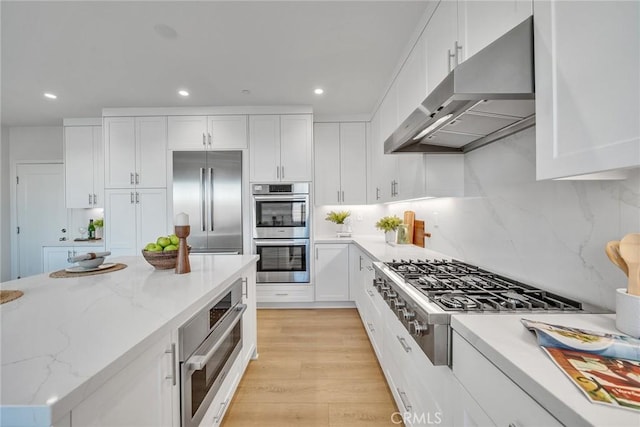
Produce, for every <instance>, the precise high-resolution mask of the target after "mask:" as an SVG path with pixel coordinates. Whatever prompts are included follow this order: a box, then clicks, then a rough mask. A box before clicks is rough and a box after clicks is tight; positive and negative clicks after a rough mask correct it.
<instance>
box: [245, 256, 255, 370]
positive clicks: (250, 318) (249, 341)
mask: <svg viewBox="0 0 640 427" xmlns="http://www.w3.org/2000/svg"><path fill="white" fill-rule="evenodd" d="M244 279H245V283H243V286H244V292H243V294H242V296H243V299H242V302H243V303H244V304H246V305H247V310H246V311H245V312H244V314H243V316H242V352H243V354H244V361H245V364H246V363H248V362H249V359H253V358H255V357H256V356H257V354H258V353H257V349H256V345H257V331H258V323H257V318H256V302H257V300H256V298H257V296H256V272H255V268H254V269H249V270H247V271H246V273H245V277H244Z"/></svg>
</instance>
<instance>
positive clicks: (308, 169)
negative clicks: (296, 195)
mask: <svg viewBox="0 0 640 427" xmlns="http://www.w3.org/2000/svg"><path fill="white" fill-rule="evenodd" d="M312 133H313V124H312V116H311V115H310V114H292V115H282V116H280V115H253V116H249V167H250V179H251V181H253V182H274V181H275V182H277V181H293V182H295V181H311V180H312V179H313V137H312Z"/></svg>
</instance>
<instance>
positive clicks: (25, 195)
mask: <svg viewBox="0 0 640 427" xmlns="http://www.w3.org/2000/svg"><path fill="white" fill-rule="evenodd" d="M16 173H17V176H18V180H17V184H16V216H17V218H16V225H17V227H18V230H19V232H18V235H17V236H18V238H17V245H18V274H17V277H18V278H20V277H26V276H31V275H34V274H40V273H42V246H43V245H44V244H45V243H46V242H49V243H50V242H57V241H58V240H59V239H60V237H63V236H65V234H64V233H63V232H62V229H66V228H67V211H66V209H65V206H64V166H63V165H62V163H40V164H36V163H24V164H18V165H16Z"/></svg>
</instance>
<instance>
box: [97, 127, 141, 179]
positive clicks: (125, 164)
mask: <svg viewBox="0 0 640 427" xmlns="http://www.w3.org/2000/svg"><path fill="white" fill-rule="evenodd" d="M104 153H105V171H104V174H105V176H104V178H105V187H106V188H132V187H134V186H135V170H136V132H135V124H134V118H133V117H107V118H105V119H104Z"/></svg>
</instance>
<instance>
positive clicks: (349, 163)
mask: <svg viewBox="0 0 640 427" xmlns="http://www.w3.org/2000/svg"><path fill="white" fill-rule="evenodd" d="M366 159H367V140H366V127H365V124H364V123H340V188H341V190H340V192H341V194H340V196H341V202H342V203H344V204H347V205H364V204H366V203H367V165H366ZM316 167H317V166H316ZM320 173H322V174H325V173H329V172H327V171H321V172H320Z"/></svg>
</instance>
